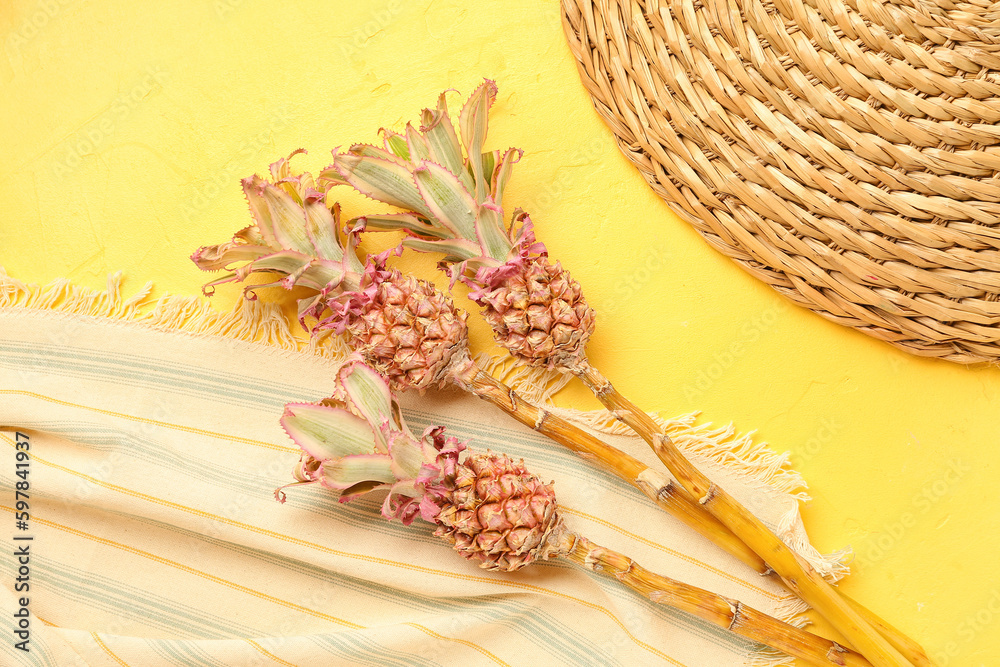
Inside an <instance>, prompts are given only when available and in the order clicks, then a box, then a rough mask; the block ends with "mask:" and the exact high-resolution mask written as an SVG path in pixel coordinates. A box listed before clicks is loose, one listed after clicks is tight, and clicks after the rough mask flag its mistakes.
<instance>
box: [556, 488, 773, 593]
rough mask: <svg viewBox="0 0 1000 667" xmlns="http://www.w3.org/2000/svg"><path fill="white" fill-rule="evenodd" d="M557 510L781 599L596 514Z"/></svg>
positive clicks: (566, 508)
mask: <svg viewBox="0 0 1000 667" xmlns="http://www.w3.org/2000/svg"><path fill="white" fill-rule="evenodd" d="M559 511H560V512H562V513H563V514H572V515H573V516H578V517H581V518H584V519H587V520H589V521H593V522H594V523H597V524H600V525H602V526H604V527H605V528H610V529H611V530H613V531H615V532H617V533H619V534H620V535H625V536H626V537H630V538H632V539H633V540H635V541H637V542H642V543H643V544H645V545H647V546H650V547H653V548H654V549H659V550H660V551H662V552H664V553H668V554H670V555H671V556H674V557H676V558H679V559H681V560H684V561H687V562H688V563H691V564H692V565H698V566H700V567H701V568H702V569H704V570H707V571H709V572H711V573H713V574H716V575H718V576H720V577H722V578H723V579H728V580H729V581H732V582H733V583H736V584H739V585H741V586H743V587H744V588H748V589H750V590H752V591H754V592H755V593H760V594H761V595H763V596H765V597H767V598H770V599H771V600H781V599H783V596H781V595H776V594H774V593H772V592H771V591H769V590H766V589H764V588H760V587H759V586H754V585H753V584H751V583H750V582H748V581H744V580H743V579H740V578H739V577H737V576H735V575H733V574H730V573H729V572H726V571H725V570H720V569H719V568H717V567H714V566H712V565H709V564H708V563H703V562H701V561H700V560H698V559H697V558H694V557H693V556H688V555H687V554H683V553H681V552H680V551H674V550H673V549H671V548H670V547H665V546H663V545H662V544H659V543H657V542H654V541H652V540H648V539H646V538H645V537H643V536H641V535H636V534H635V533H632V532H629V531H627V530H625V529H624V528H620V527H619V526H617V525H615V524H613V523H611V522H610V521H605V520H604V519H601V518H599V517H596V516H594V515H592V514H587V513H586V512H581V511H580V510H575V509H571V508H569V507H566V506H565V505H563V504H560V505H559Z"/></svg>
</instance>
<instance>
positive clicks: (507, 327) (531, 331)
mask: <svg viewBox="0 0 1000 667" xmlns="http://www.w3.org/2000/svg"><path fill="white" fill-rule="evenodd" d="M505 269H506V270H504V271H503V272H502V273H499V272H498V276H497V279H495V280H492V281H490V280H488V279H487V280H486V281H484V282H486V283H487V284H485V285H483V286H482V287H481V288H480V289H479V290H475V291H474V293H473V295H472V296H473V298H474V299H475V301H476V302H477V303H478V304H479V305H480V306H481V307H482V308H483V315H484V316H485V317H486V320H487V321H488V322H489V324H490V327H491V328H492V329H493V333H494V335H495V336H496V340H497V342H498V343H499V344H500V345H501V346H503V347H504V348H506V349H507V350H508V351H509V352H510V353H511V354H513V355H514V356H515V357H517V358H519V359H520V360H522V361H523V362H524V363H527V364H529V365H532V366H546V367H549V368H573V367H574V366H575V365H576V364H578V363H579V362H580V361H581V360H582V359H584V357H585V350H584V348H585V347H586V345H587V341H588V340H589V339H590V336H591V334H593V332H594V325H595V319H596V318H595V314H594V310H593V309H592V308H591V307H590V306H589V305H588V304H587V300H586V299H585V298H584V296H583V290H582V289H581V287H580V283H578V282H577V281H576V280H574V279H573V278H572V276H570V274H569V272H568V271H566V270H565V269H563V268H562V266H561V265H560V264H559V263H558V262H557V263H555V264H552V263H551V262H549V261H548V259H547V258H546V257H545V256H544V255H543V256H541V257H534V258H531V259H529V260H528V261H521V262H517V263H514V264H512V265H508V266H507V267H505ZM491 283H492V284H491Z"/></svg>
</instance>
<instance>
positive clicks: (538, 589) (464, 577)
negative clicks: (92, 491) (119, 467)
mask: <svg viewBox="0 0 1000 667" xmlns="http://www.w3.org/2000/svg"><path fill="white" fill-rule="evenodd" d="M5 439H6V440H7V441H8V442H10V444H11V445H13V444H14V443H13V441H11V440H10V439H9V438H5ZM32 460H33V461H37V462H39V463H41V464H43V465H47V466H50V467H52V468H55V469H57V470H61V471H63V472H65V473H68V474H70V475H74V476H76V477H80V478H82V479H85V480H87V481H88V482H91V483H92V484H95V485H97V486H101V487H104V488H106V489H109V490H112V491H117V492H118V493H122V494H125V495H128V496H132V497H134V498H140V499H143V500H146V501H148V502H151V503H154V504H157V505H162V506H164V507H170V508H173V509H176V510H179V511H181V512H186V513H188V514H194V515H196V516H200V517H202V518H206V519H211V520H213V521H218V522H219V523H224V524H226V525H230V526H234V527H237V528H241V529H243V530H247V531H249V532H253V533H257V534H259V535H266V536H267V537H270V538H272V539H276V540H281V541H283V542H288V543H291V544H298V545H301V546H306V547H309V548H311V549H316V550H317V551H322V552H326V553H329V554H333V555H335V556H340V557H342V558H351V559H354V560H360V561H364V562H368V563H376V564H379V565H388V566H390V567H398V568H401V569H406V570H412V571H415V572H423V573H425V574H433V575H436V576H439V577H446V578H449V579H457V580H459V581H474V582H476V583H487V584H492V585H496V584H503V585H505V586H510V587H511V588H519V589H521V590H525V591H531V592H534V593H543V594H546V595H550V596H552V597H558V598H562V599H565V600H570V601H572V602H576V603H577V604H581V605H583V606H585V607H589V608H590V609H593V610H595V611H599V612H601V613H603V614H604V615H605V616H607V617H608V618H609V619H611V620H612V621H613V622H614V623H615V624H616V625H617V626H618V627H619V628H620V629H621V631H622V632H624V633H625V634H626V635H627V636H628V637H629V639H631V640H632V642H633V643H634V644H635V645H636V646H640V647H642V648H644V649H645V650H647V651H649V652H650V653H653V654H655V655H658V656H660V657H661V658H663V659H664V660H668V661H670V662H673V663H674V664H675V665H678V667H684V666H683V665H681V663H679V662H676V661H674V660H673V658H671V657H670V656H668V655H667V654H666V653H663V652H662V651H660V650H659V649H657V648H656V647H654V646H650V645H649V644H647V643H646V642H644V641H642V640H641V639H639V638H638V637H636V636H635V635H633V634H632V633H631V632H630V631H629V630H628V628H627V627H625V624H624V623H623V622H622V621H621V620H620V619H619V618H618V617H617V616H615V614H614V613H613V612H612V611H611V610H609V609H607V608H605V607H602V606H601V605H599V604H595V603H593V602H588V601H587V600H583V599H581V598H577V597H574V596H572V595H568V594H566V593H560V592H559V591H555V590H552V589H548V588H544V587H542V586H536V585H534V584H525V583H521V582H515V581H510V580H497V579H494V578H490V577H477V576H473V575H470V574H460V573H456V572H448V571H446V570H438V569H436V568H430V567H425V566H422V565H414V564H412V563H401V562H399V561H394V560H390V559H388V558H379V557H377V556H366V555H364V554H356V553H351V552H349V551H340V550H338V549H332V548H330V547H326V546H323V545H320V544H315V543H313V542H309V541H307V540H303V539H301V538H298V537H292V536H291V535H284V534H282V533H277V532H274V531H272V530H268V529H267V528H261V527H259V526H254V525H251V524H247V523H243V522H240V521H236V520H235V519H229V518H226V517H223V516H219V515H217V514H212V513H211V512H205V511H203V510H198V509H195V508H193V507H187V506H185V505H181V504H178V503H175V502H172V501H169V500H165V499H163V498H157V497H156V496H150V495H148V494H145V493H142V492H140V491H134V490H132V489H127V488H125V487H121V486H118V485H116V484H111V483H109V482H104V481H102V480H99V479H96V478H94V477H91V476H90V475H85V474H83V473H82V472H79V471H77V470H72V469H71V468H66V467H64V466H60V465H58V464H55V463H52V462H50V461H46V460H45V459H42V458H39V457H37V456H32ZM3 509H7V510H10V511H13V508H9V507H4V508H3ZM36 521H37V519H36ZM455 641H457V640H455ZM480 648H481V647H480ZM482 651H486V650H485V649H482ZM486 653H488V652H486ZM484 655H485V653H484Z"/></svg>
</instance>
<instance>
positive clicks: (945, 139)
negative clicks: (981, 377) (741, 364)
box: [563, 0, 1000, 363]
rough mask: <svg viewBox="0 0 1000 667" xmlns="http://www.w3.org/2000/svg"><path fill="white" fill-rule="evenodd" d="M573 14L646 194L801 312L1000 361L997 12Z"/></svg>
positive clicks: (874, 1)
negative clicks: (649, 191) (666, 205)
mask: <svg viewBox="0 0 1000 667" xmlns="http://www.w3.org/2000/svg"><path fill="white" fill-rule="evenodd" d="M974 2H975V4H973V3H964V2H955V3H952V2H949V1H948V0H938V4H929V3H925V2H920V1H919V0H891V1H890V2H886V1H884V0H846V2H845V1H844V0H764V1H763V2H760V1H758V0H728V2H725V1H723V0H667V1H665V2H661V1H659V0H644V1H643V0H633V1H631V2H629V1H627V0H622V1H616V0H596V1H591V0H563V13H564V26H565V29H566V34H567V37H568V39H569V44H570V48H571V50H572V51H573V53H574V54H575V56H576V58H577V62H578V64H579V70H580V75H581V77H582V79H583V82H584V85H585V86H586V87H587V89H588V90H589V91H590V94H591V95H592V97H593V100H594V105H595V107H596V108H597V110H598V111H599V112H600V114H601V115H602V116H603V117H604V119H605V121H606V122H607V123H608V125H609V126H610V127H611V128H612V130H613V131H614V133H615V134H616V135H617V137H618V142H619V145H620V147H621V148H622V150H623V151H624V152H625V154H626V155H627V156H628V157H629V158H630V159H631V160H632V162H633V163H634V164H635V165H636V166H637V167H638V168H639V170H640V171H641V172H642V174H643V176H644V177H645V178H646V180H647V182H648V183H649V184H650V185H651V186H652V187H653V189H654V190H655V191H656V192H657V193H658V194H659V195H660V196H661V197H663V198H664V199H665V200H666V201H667V202H668V203H669V204H670V205H671V206H672V208H673V209H674V210H675V211H677V213H678V214H680V215H681V216H682V217H683V218H685V219H686V220H688V221H689V222H690V223H691V224H692V225H694V226H695V227H696V228H697V230H698V231H699V232H701V234H702V235H703V236H704V237H705V238H706V239H707V240H708V242H709V243H711V244H712V246H713V247H715V248H716V249H718V250H720V251H721V252H723V253H725V254H726V255H728V256H730V257H732V258H733V259H734V260H736V261H737V262H738V263H739V264H740V265H741V266H742V267H743V268H745V269H746V270H748V271H749V272H750V273H752V274H753V275H754V276H757V277H758V278H760V279H761V280H763V281H765V282H767V283H768V284H770V285H772V286H773V287H774V288H775V289H776V290H778V291H779V292H781V293H782V294H784V295H785V296H786V297H788V298H790V299H792V300H793V301H794V302H795V303H797V304H799V305H802V306H804V307H806V308H810V309H812V310H814V311H816V312H818V313H819V314H821V315H823V316H824V317H827V318H828V319H831V320H833V321H834V322H838V323H840V324H844V325H847V326H851V327H855V328H857V329H860V330H861V331H863V332H864V333H866V334H869V335H871V336H874V337H875V338H879V339H881V340H885V341H888V342H890V343H892V344H894V345H897V346H899V347H901V348H903V349H905V350H907V351H909V352H913V353H915V354H919V355H924V356H934V357H941V358H944V359H948V360H951V361H956V362H961V363H972V362H981V361H995V360H997V359H998V357H1000V252H998V249H1000V217H998V216H1000V124H998V123H1000V3H996V4H992V3H989V2H982V1H979V0H974Z"/></svg>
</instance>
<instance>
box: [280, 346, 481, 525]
mask: <svg viewBox="0 0 1000 667" xmlns="http://www.w3.org/2000/svg"><path fill="white" fill-rule="evenodd" d="M329 402H330V403H333V404H334V405H326V404H319V403H289V404H288V405H286V406H285V413H284V415H283V416H282V418H281V425H282V427H283V428H284V429H285V432H286V433H287V434H288V435H289V437H291V438H292V440H293V441H294V442H295V443H296V444H297V445H298V446H299V447H300V448H301V449H302V452H303V453H302V458H301V459H300V461H299V463H298V465H297V466H296V468H295V472H294V477H295V479H296V482H294V483H292V484H290V485H286V486H293V485H295V484H320V485H321V486H324V487H326V488H329V489H333V490H336V491H339V492H340V501H341V502H348V501H350V500H352V499H354V498H357V497H358V496H361V495H364V494H366V493H369V492H371V491H374V490H376V489H389V495H388V496H386V499H385V502H384V503H383V505H382V514H383V516H385V517H386V518H388V519H392V518H399V519H401V520H402V521H403V523H405V524H407V525H409V524H410V523H411V522H412V521H413V519H414V518H416V517H417V516H420V517H421V518H423V519H424V520H426V521H430V522H432V523H434V522H436V518H437V515H438V513H439V512H440V508H441V505H440V500H441V499H442V498H444V497H445V496H446V494H447V490H446V489H445V487H444V485H443V483H444V480H446V479H448V478H453V477H454V476H455V472H456V466H457V465H458V458H459V454H461V452H462V451H463V450H464V449H465V443H462V442H459V441H458V439H457V438H454V437H450V436H445V435H444V427H442V426H432V427H429V428H428V429H426V430H425V431H424V432H423V434H422V435H421V437H420V438H417V437H416V436H414V435H413V433H412V432H411V431H410V430H409V428H408V427H407V425H406V423H405V422H404V421H403V419H402V416H401V414H400V411H399V406H398V405H397V404H396V402H395V400H394V399H393V397H392V394H391V392H390V390H389V385H388V382H387V381H386V380H385V378H383V377H382V376H381V375H379V374H378V373H377V372H376V371H375V370H373V369H372V368H370V367H369V366H367V365H365V364H364V363H363V362H362V361H361V360H360V359H359V358H358V357H356V356H354V357H351V358H350V359H349V360H348V361H347V362H345V364H344V365H343V366H342V367H341V369H340V371H339V372H338V373H337V378H336V389H335V391H334V395H333V397H332V398H331V399H329ZM284 488H285V487H282V488H279V489H278V490H276V491H275V498H277V499H278V501H279V502H285V499H286V498H285V493H284V491H283V489H284Z"/></svg>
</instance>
